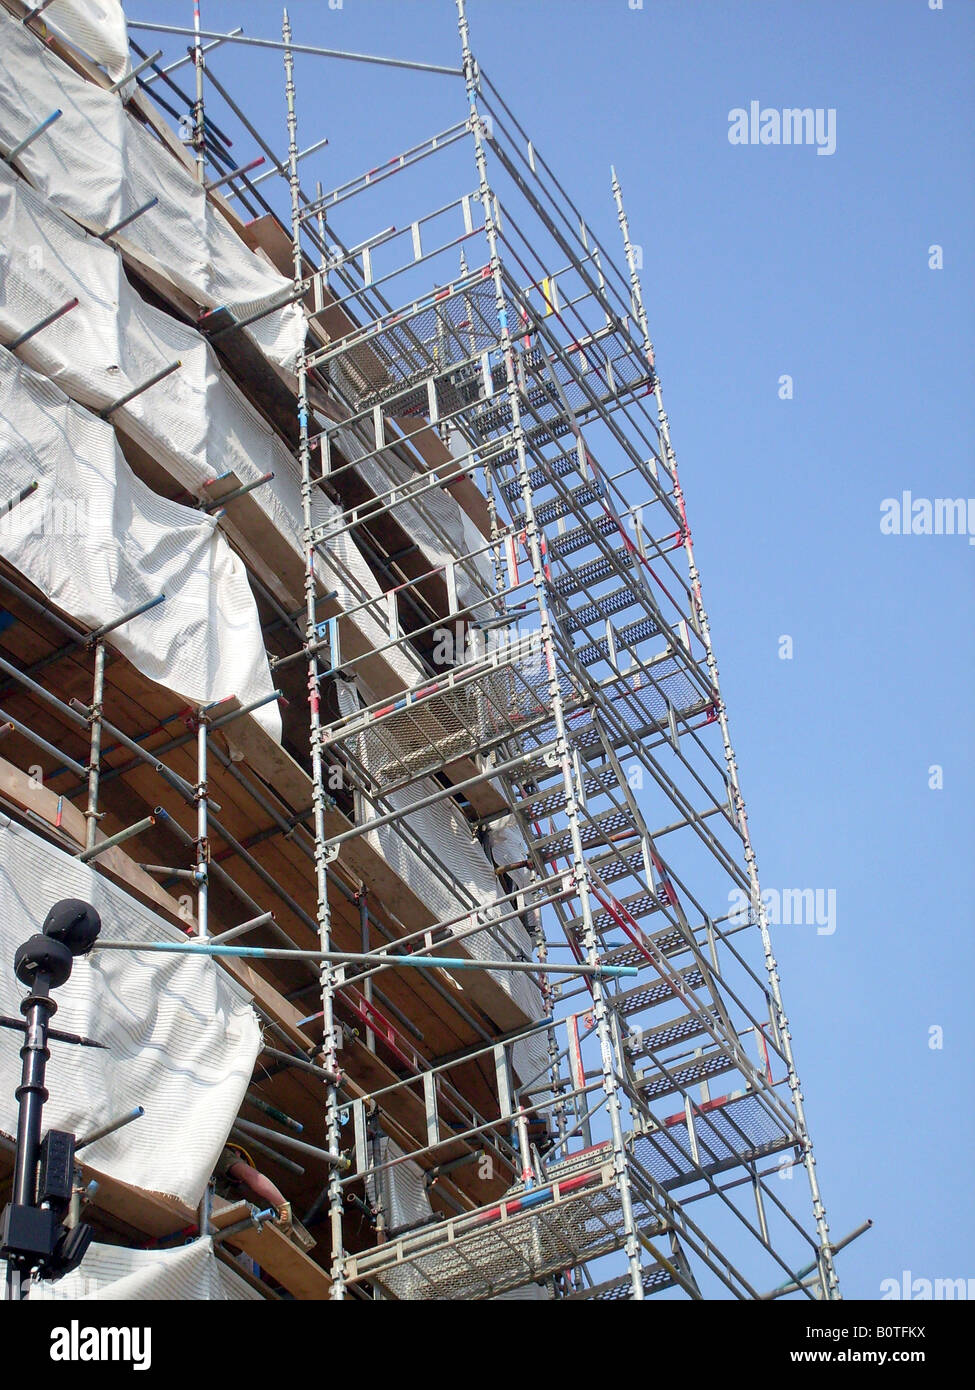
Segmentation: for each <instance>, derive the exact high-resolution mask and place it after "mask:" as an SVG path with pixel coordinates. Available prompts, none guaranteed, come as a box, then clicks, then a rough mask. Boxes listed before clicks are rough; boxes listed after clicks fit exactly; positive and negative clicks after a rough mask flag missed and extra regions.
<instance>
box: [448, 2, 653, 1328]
mask: <svg viewBox="0 0 975 1390" xmlns="http://www.w3.org/2000/svg"><path fill="white" fill-rule="evenodd" d="M457 16H458V29H459V31H460V41H461V48H462V52H463V61H464V79H465V83H466V86H467V97H468V107H469V111H470V116H471V134H472V136H473V140H474V154H475V159H476V162H477V173H478V180H479V184H480V199H481V208H482V211H483V214H484V233H485V237H486V240H487V244H488V251H489V254H490V265H491V271H492V275H493V279H494V288H495V296H496V307H497V313H498V319H499V323H500V341H501V349H502V352H503V355H504V362H505V374H506V378H507V386H506V390H507V397H508V406H509V408H510V410H511V430H512V436H513V439H514V441H515V448H516V457H517V460H518V481H519V484H520V487H521V498H522V506H523V508H524V512H525V523H524V525H525V543H526V547H527V549H528V553H529V557H530V560H531V567H532V578H533V586H534V590H535V602H536V605H537V609H538V621H539V641H540V644H541V649H542V653H543V655H544V658H545V661H546V664H547V670H548V676H549V699H550V702H551V709H552V717H553V722H554V724H555V731H556V739H555V742H556V749H557V757H558V760H559V766H560V769H561V772H562V782H563V786H564V789H565V816H566V821H567V823H568V828H569V834H570V838H571V841H572V879H573V883H574V885H575V891H576V894H577V896H578V898H579V904H580V907H581V910H582V921H583V940H584V942H585V950H586V956H587V958H588V960H589V963H590V964H591V965H597V964H598V961H599V948H598V941H597V937H596V930H595V925H594V922H593V916H592V907H591V901H590V896H589V883H588V877H587V874H586V865H585V855H584V852H583V848H582V836H581V833H580V828H579V801H580V795H581V788H577V786H576V783H575V769H574V767H573V760H572V758H571V756H570V751H569V740H568V736H567V733H566V723H565V711H564V707H563V700H562V690H561V686H560V683H559V679H558V669H557V666H556V663H555V650H554V643H553V638H552V625H551V619H550V616H549V611H548V603H547V601H546V596H545V562H544V559H543V557H542V551H541V541H540V537H539V530H538V525H537V522H536V520H535V511H534V505H533V501H532V486H531V478H530V476H529V470H528V459H527V455H526V451H525V433H524V427H523V425H522V419H521V403H520V400H519V395H518V378H517V373H516V360H515V349H514V341H513V339H512V336H511V332H510V326H509V324H508V314H507V302H506V300H505V293H504V282H503V279H502V274H501V264H502V263H501V255H500V251H499V240H498V230H497V225H496V221H495V215H494V196H493V193H492V191H491V185H490V182H489V180H488V172H487V154H486V150H485V143H484V131H483V127H482V123H481V120H480V115H479V113H478V109H477V90H478V82H477V68H476V65H475V62H474V58H473V55H472V53H471V46H470V32H469V29H468V24H467V12H466V7H465V0H457ZM592 1000H593V1007H592V1013H593V1017H594V1019H595V1023H596V1033H597V1037H598V1039H599V1046H600V1056H601V1065H602V1076H603V1091H604V1093H605V1095H606V1110H607V1113H608V1116H609V1121H610V1131H611V1142H612V1148H613V1170H614V1175H615V1179H616V1185H617V1189H618V1191H619V1194H620V1209H621V1214H622V1219H623V1229H624V1234H625V1250H626V1257H627V1264H628V1267H629V1273H630V1284H631V1297H632V1298H633V1299H634V1300H637V1301H641V1302H642V1300H643V1297H644V1290H643V1280H642V1276H641V1272H640V1247H639V1242H638V1237H637V1230H636V1223H635V1220H634V1213H633V1199H632V1193H631V1187H630V1176H629V1169H628V1165H627V1155H626V1148H625V1145H624V1142H623V1123H622V1114H621V1104H620V1088H619V1083H618V1080H617V1076H616V1069H615V1066H614V1062H613V1042H612V1036H611V1030H610V1025H609V1013H608V1009H607V1005H606V997H605V992H604V987H603V983H602V981H601V980H600V979H599V978H598V976H597V977H594V978H593V981H592Z"/></svg>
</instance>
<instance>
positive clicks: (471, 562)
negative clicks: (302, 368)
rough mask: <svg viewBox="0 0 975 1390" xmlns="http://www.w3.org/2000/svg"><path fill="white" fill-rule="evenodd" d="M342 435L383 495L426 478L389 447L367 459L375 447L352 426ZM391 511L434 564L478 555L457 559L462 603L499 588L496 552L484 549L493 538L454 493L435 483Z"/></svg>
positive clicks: (338, 433) (347, 448)
mask: <svg viewBox="0 0 975 1390" xmlns="http://www.w3.org/2000/svg"><path fill="white" fill-rule="evenodd" d="M336 439H337V441H338V444H339V447H340V448H341V449H342V452H343V453H344V454H345V456H346V458H348V459H349V460H350V461H353V460H358V462H357V464H356V472H357V473H359V474H360V475H361V477H362V478H363V480H364V481H365V482H366V483H368V485H369V487H370V488H371V489H372V490H373V492H374V493H376V495H377V496H380V495H382V494H383V493H387V492H389V491H390V489H391V488H394V487H396V488H402V487H403V486H404V485H407V484H409V485H412V486H416V485H417V483H418V481H422V479H423V475H422V474H421V473H418V472H414V471H413V470H412V469H410V468H408V467H407V465H406V464H405V463H402V462H401V461H400V460H399V459H396V458H394V457H393V455H392V454H391V453H389V452H388V451H387V452H386V453H384V454H382V455H381V456H380V457H379V458H363V455H364V454H366V453H367V452H369V451H368V450H367V449H366V448H365V446H364V445H363V444H362V443H361V442H360V440H359V439H358V438H357V437H356V435H355V434H353V432H352V430H351V429H345V430H337V431H336ZM391 511H392V514H393V516H394V517H395V518H396V520H397V521H398V522H399V524H400V525H401V526H402V527H403V529H404V531H405V532H406V534H407V535H408V536H409V537H410V538H411V539H412V540H414V541H415V542H416V543H417V544H418V545H419V546H420V547H421V549H422V550H423V551H424V553H425V554H426V555H428V556H429V557H430V559H431V560H432V561H433V562H434V564H437V565H446V564H447V563H448V562H449V561H451V560H453V561H459V559H460V557H462V556H473V558H471V559H467V560H464V561H463V562H462V563H457V565H456V569H455V576H456V584H457V600H458V604H459V606H460V607H461V608H464V607H467V606H469V605H473V604H476V603H478V602H479V601H480V602H482V603H483V601H484V599H485V598H486V597H487V596H488V595H490V594H493V593H494V580H493V575H492V572H491V554H490V551H488V550H485V549H484V547H485V546H486V545H487V541H486V540H485V538H484V536H482V535H481V533H480V531H479V530H478V529H477V527H476V526H475V525H474V523H473V521H471V519H470V517H469V516H468V515H467V514H466V513H465V512H464V511H462V510H461V508H460V506H459V505H458V503H457V501H456V500H455V499H454V498H453V497H451V495H450V493H448V492H445V491H444V490H443V489H441V488H431V489H430V490H429V491H428V492H424V493H422V494H421V495H420V496H419V497H418V498H417V499H416V500H415V501H414V502H399V503H397V505H396V506H395V507H392V508H391ZM475 552H480V553H475ZM479 611H480V616H481V617H483V616H485V615H486V613H487V612H488V611H490V610H489V609H487V608H486V607H484V608H481V609H480V610H479Z"/></svg>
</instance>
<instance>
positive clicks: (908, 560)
mask: <svg viewBox="0 0 975 1390" xmlns="http://www.w3.org/2000/svg"><path fill="white" fill-rule="evenodd" d="M333 3H335V0H333ZM635 4H636V0H558V2H557V3H556V0H470V21H471V32H472V42H473V45H474V49H475V53H476V54H477V56H478V58H479V60H480V62H481V63H482V65H483V67H484V68H485V70H486V71H487V73H488V74H489V75H490V77H491V79H492V80H493V82H494V83H495V85H497V86H498V87H499V88H500V90H501V91H502V93H503V94H504V95H505V97H506V99H507V100H508V102H509V104H510V105H511V106H512V107H513V109H514V110H515V112H516V114H518V116H519V117H520V119H521V121H522V124H523V125H524V126H525V127H526V129H527V130H528V131H529V133H530V134H531V135H532V136H533V138H534V139H535V140H536V143H537V145H538V147H539V148H540V149H541V150H542V151H543V153H544V154H545V155H546V157H547V159H548V161H549V162H550V164H552V166H553V167H554V169H555V170H556V172H557V173H559V174H560V176H561V177H562V180H563V182H564V183H565V184H566V186H567V187H568V189H569V191H570V192H571V193H572V194H573V196H574V198H575V201H576V202H577V203H578V204H579V205H580V206H581V207H583V208H584V209H585V210H586V212H587V215H588V216H589V217H590V219H591V221H592V224H593V225H594V226H595V227H596V228H597V230H598V232H599V235H600V236H601V237H602V239H603V240H604V241H605V242H606V243H607V244H608V245H615V244H616V224H615V212H614V209H613V206H612V201H611V198H610V194H609V165H610V162H614V163H615V164H616V166H617V170H618V172H619V174H620V177H621V179H622V181H623V186H624V190H625V195H626V200H627V205H628V212H629V218H630V225H631V233H632V236H633V239H634V241H636V242H638V243H639V244H640V245H641V246H642V248H643V257H644V270H643V282H644V292H645V297H646V300H647V305H648V309H649V313H650V319H651V328H652V332H653V336H654V340H655V344H656V349H657V365H658V368H659V370H660V374H661V379H662V382H663V387H664V396H665V400H666V403H667V407H668V412H669V414H670V419H671V428H672V432H673V438H674V443H675V447H676V450H677V454H678V458H679V460H680V463H681V477H682V482H683V484H684V488H685V492H686V494H687V501H688V512H689V518H690V522H691V527H692V530H693V532H694V536H695V545H696V550H697V556H698V561H699V564H700V566H701V571H702V578H703V582H704V593H705V600H706V602H707V605H708V607H709V610H710V615H711V623H712V631H713V635H714V639H715V644H716V650H717V655H718V660H719V664H720V668H721V674H722V686H723V690H724V694H725V698H726V700H727V703H728V706H729V709H730V713H731V720H732V732H733V735H734V737H735V741H736V744H737V750H738V757H739V765H740V769H741V775H742V781H743V787H744V791H745V796H746V799H747V801H748V805H749V811H750V822H751V827H752V833H753V837H754V840H755V845H756V849H757V852H758V856H759V864H760V868H761V872H762V878H763V883H764V885H765V886H766V888H777V889H783V888H813V889H821V890H823V891H824V892H828V891H830V890H833V891H835V894H836V899H835V901H836V930H835V932H833V933H832V934H829V935H827V934H825V933H824V934H820V933H818V932H817V930H816V927H815V926H799V927H795V926H793V927H780V928H778V929H777V930H776V934H775V935H776V951H777V955H778V958H779V961H780V964H781V970H782V977H783V988H784V993H785V1000H786V1007H787V1010H788V1012H789V1014H790V1017H791V1020H792V1024H793V1035H794V1040H795V1049H796V1054H797V1059H798V1063H799V1067H800V1071H801V1074H802V1077H803V1083H804V1092H805V1097H806V1103H807V1108H808V1114H809V1120H810V1126H811V1129H812V1133H813V1138H814V1141H815V1144H816V1149H817V1155H818V1162H819V1174H820V1179H821V1183H822V1187H823V1191H824V1196H825V1200H826V1203H827V1207H828V1210H829V1216H830V1221H831V1226H832V1230H833V1233H834V1235H835V1236H836V1237H841V1236H842V1235H844V1234H845V1233H846V1232H847V1231H849V1230H850V1229H851V1228H852V1227H854V1226H856V1225H858V1224H859V1223H860V1222H861V1221H862V1220H863V1219H864V1218H866V1217H868V1216H869V1217H872V1218H873V1219H874V1221H875V1223H876V1224H875V1229H874V1230H873V1231H871V1232H870V1233H868V1234H867V1235H865V1236H863V1237H862V1238H861V1239H860V1240H859V1241H858V1242H856V1243H855V1244H854V1245H853V1246H851V1247H850V1249H849V1250H848V1251H847V1252H844V1253H843V1254H842V1255H841V1256H840V1257H839V1262H840V1263H839V1268H840V1274H841V1278H842V1281H843V1285H844V1291H845V1293H846V1295H847V1296H848V1297H854V1298H856V1297H860V1298H874V1297H878V1296H879V1294H880V1292H881V1281H882V1280H884V1279H886V1278H894V1279H897V1280H898V1281H900V1280H901V1279H902V1276H903V1271H904V1270H910V1271H911V1273H912V1275H913V1276H915V1277H923V1278H928V1279H935V1278H960V1277H966V1278H968V1277H975V1254H973V1250H972V1224H973V1223H972V1207H973V1202H972V1176H971V1172H972V1162H971V1160H972V1150H973V1143H972V1140H973V1124H972V1084H971V1076H972V1056H973V1048H972V1041H973V1039H972V1034H973V1031H975V1030H973V1023H972V1008H971V1002H970V1001H971V991H972V949H971V940H972V925H973V920H972V919H973V913H972V903H973V886H975V885H973V877H975V875H973V868H972V862H973V855H972V835H971V829H972V815H971V810H970V790H971V786H972V740H971V734H970V720H971V702H972V690H973V687H975V663H973V654H972V632H971V629H972V581H971V573H972V568H973V566H975V546H971V545H969V542H968V538H967V537H966V536H965V535H923V534H919V535H885V534H882V532H881V528H880V521H881V503H882V502H883V501H884V499H887V498H900V496H901V494H902V492H903V491H905V490H909V491H910V492H911V493H912V495H913V497H914V498H915V499H921V498H926V499H930V500H932V501H933V500H934V499H936V498H967V497H968V496H970V495H975V481H973V470H972V438H973V433H975V430H973V425H975V418H973V417H975V393H973V391H972V386H971V379H972V369H973V365H975V350H973V314H972V307H973V295H972V288H973V286H972V281H973V274H972V259H971V251H972V247H973V244H975V241H973V213H975V198H973V185H972V172H971V171H972V168H973V155H975V149H973V145H975V134H973V132H975V123H973V119H972V117H973V107H975V97H973V89H972V73H973V71H975V66H973V59H975V3H973V2H972V0H943V9H941V10H932V9H931V8H930V7H929V2H928V0H855V3H851V0H816V3H810V2H809V0H644V3H643V5H642V7H641V8H633V6H634V5H635ZM126 10H127V12H128V14H129V15H130V17H132V18H144V19H161V18H165V19H166V20H167V21H169V22H171V23H190V22H192V5H191V3H190V0H185V3H169V4H166V5H161V4H160V3H159V2H158V0H127V3H126ZM202 10H203V22H204V27H207V28H215V29H227V28H230V27H233V26H234V25H242V26H243V28H244V31H245V33H247V34H249V35H255V36H263V37H269V38H274V37H278V36H279V34H280V6H279V5H277V4H275V3H270V0H250V2H249V3H246V2H244V0H202ZM290 12H291V17H292V22H293V26H294V31H295V39H296V40H297V41H299V42H306V43H314V44H320V45H325V46H330V47H336V48H348V49H356V50H359V51H367V52H375V53H385V54H390V55H396V56H405V57H411V58H421V59H426V60H429V61H432V62H438V63H448V64H456V63H457V62H458V59H459V52H458V44H457V37H456V27H455V14H454V6H453V3H452V0H413V2H412V3H411V2H410V0H344V3H343V5H342V7H341V8H340V9H333V8H330V6H329V4H328V3H327V0H295V2H294V3H292V4H291V6H290ZM135 37H136V38H137V40H138V41H139V42H140V43H142V44H143V46H146V45H147V44H148V45H149V46H150V47H159V46H160V43H158V42H154V41H153V36H150V35H139V34H137V33H136V34H135ZM171 51H172V45H171V44H167V55H168V54H169V53H170V52H171ZM279 61H280V59H279V55H262V56H261V57H260V58H257V57H255V56H254V55H253V54H251V53H247V52H244V51H242V50H239V49H238V50H236V51H235V52H234V53H232V54H226V55H220V58H219V61H218V59H217V56H216V55H215V56H214V59H213V67H214V71H215V72H216V73H217V74H218V76H219V77H220V78H221V79H222V80H223V81H224V82H226V83H229V85H230V87H231V89H232V90H234V91H235V92H237V93H238V94H239V93H240V92H241V91H242V90H244V91H246V92H247V93H248V99H249V106H250V110H251V111H252V113H253V115H254V119H255V123H256V124H257V126H258V127H259V128H260V129H261V130H263V131H267V132H271V133H272V135H273V137H274V140H275V143H276V145H277V147H278V148H279V149H282V150H283V148H284V146H285V140H284V136H283V130H284V119H283V89H282V84H281V81H280V67H279ZM298 85H299V110H300V118H301V131H302V138H301V143H302V144H303V145H304V144H309V143H311V142H312V141H313V140H315V139H317V138H319V137H320V136H321V135H322V134H327V135H328V136H329V138H330V146H329V148H328V150H326V151H324V152H323V153H322V155H320V156H315V157H314V167H311V166H312V163H313V161H312V160H309V161H308V166H309V167H308V169H307V171H306V172H307V177H308V179H309V181H313V180H314V178H316V177H319V178H321V179H322V181H323V182H324V184H325V186H326V187H330V186H334V185H335V184H336V183H338V182H339V181H340V180H341V179H342V178H343V177H346V176H348V175H350V174H352V173H355V172H358V171H360V170H362V169H364V168H366V167H369V166H370V165H371V164H374V163H378V162H379V160H380V159H382V158H383V157H389V156H390V155H393V154H395V153H396V152H398V151H399V150H400V149H402V148H404V147H405V146H406V145H408V144H409V143H410V142H411V141H412V139H414V138H416V139H419V138H422V137H423V136H427V135H431V134H433V133H434V132H436V131H438V130H441V129H443V128H444V127H446V126H448V125H450V124H452V123H453V122H454V121H456V120H459V119H463V116H464V114H465V102H464V94H463V90H462V87H461V86H460V85H459V82H458V80H457V79H452V78H448V77H440V76H418V75H414V74H395V75H393V76H392V77H390V76H388V75H384V74H382V73H381V72H379V71H378V70H371V69H368V68H365V67H361V66H358V65H353V64H347V63H338V62H329V61H323V60H319V59H312V58H308V59H305V60H302V61H301V62H300V63H299V66H298ZM753 101H755V102H758V103H760V105H761V106H762V107H766V108H778V109H780V110H781V109H782V108H786V107H789V108H791V107H812V108H821V109H822V110H823V111H824V112H825V111H828V110H829V109H833V110H834V111H835V137H836V140H835V143H836V148H835V152H834V153H832V154H830V155H819V154H817V150H816V147H815V146H801V147H796V146H790V147H785V146H782V145H762V144H756V145H754V146H753V145H745V146H740V145H733V144H731V143H730V142H729V139H728V132H729V112H731V111H732V110H733V109H734V108H745V109H748V108H749V106H750V103H751V102H753ZM250 154H251V151H250V149H248V150H247V151H246V157H249V156H250ZM451 196H453V194H451ZM932 246H939V247H941V248H943V251H942V255H943V268H942V269H932V268H930V266H929V260H930V258H931V253H930V252H929V248H930V247H932ZM785 375H788V376H790V377H791V378H792V382H793V397H792V399H781V398H780V378H782V377H783V376H785ZM972 530H973V532H975V502H973V503H972ZM783 637H789V638H791V641H792V657H791V659H788V660H784V659H782V658H781V657H780V651H781V650H783V648H784V645H785V644H783V643H782V641H781V639H782V638H783ZM934 765H937V766H938V767H940V768H941V770H942V779H943V786H942V787H941V788H940V789H933V788H932V787H931V786H930V785H929V782H930V781H931V780H935V781H937V774H936V773H935V774H932V773H931V772H930V769H931V768H932V767H933V766H934ZM966 787H967V788H968V789H969V790H968V792H966ZM935 1029H940V1030H942V1034H941V1035H940V1037H939V1034H938V1033H937V1032H932V1030H935ZM939 1041H940V1042H941V1046H932V1044H936V1043H938V1042H939Z"/></svg>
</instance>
